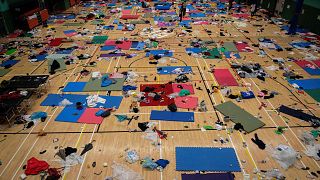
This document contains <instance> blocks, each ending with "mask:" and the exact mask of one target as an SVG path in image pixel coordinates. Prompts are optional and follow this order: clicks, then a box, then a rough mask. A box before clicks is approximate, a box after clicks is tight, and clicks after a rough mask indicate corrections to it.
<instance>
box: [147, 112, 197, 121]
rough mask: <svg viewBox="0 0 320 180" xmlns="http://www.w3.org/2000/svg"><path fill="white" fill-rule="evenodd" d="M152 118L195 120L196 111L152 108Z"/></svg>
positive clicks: (160, 119)
mask: <svg viewBox="0 0 320 180" xmlns="http://www.w3.org/2000/svg"><path fill="white" fill-rule="evenodd" d="M150 120H159V121H177V122H194V113H193V112H171V111H156V110H152V111H151V115H150Z"/></svg>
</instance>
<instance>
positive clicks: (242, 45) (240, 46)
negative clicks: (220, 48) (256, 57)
mask: <svg viewBox="0 0 320 180" xmlns="http://www.w3.org/2000/svg"><path fill="white" fill-rule="evenodd" d="M235 45H236V47H237V49H238V51H239V52H253V49H252V48H250V47H249V45H248V44H247V43H245V42H236V43H235Z"/></svg>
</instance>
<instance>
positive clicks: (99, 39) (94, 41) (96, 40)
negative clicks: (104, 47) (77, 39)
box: [92, 36, 108, 44]
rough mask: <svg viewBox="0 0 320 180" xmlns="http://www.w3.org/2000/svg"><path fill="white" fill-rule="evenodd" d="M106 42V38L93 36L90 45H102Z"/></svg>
mask: <svg viewBox="0 0 320 180" xmlns="http://www.w3.org/2000/svg"><path fill="white" fill-rule="evenodd" d="M106 40H108V36H93V38H92V44H104V43H105V42H106Z"/></svg>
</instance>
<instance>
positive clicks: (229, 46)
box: [223, 42, 239, 52]
mask: <svg viewBox="0 0 320 180" xmlns="http://www.w3.org/2000/svg"><path fill="white" fill-rule="evenodd" d="M223 47H224V48H226V50H227V51H230V52H239V51H238V49H237V47H236V45H234V43H233V42H225V43H224V44H223Z"/></svg>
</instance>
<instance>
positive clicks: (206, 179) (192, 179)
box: [181, 173, 234, 180]
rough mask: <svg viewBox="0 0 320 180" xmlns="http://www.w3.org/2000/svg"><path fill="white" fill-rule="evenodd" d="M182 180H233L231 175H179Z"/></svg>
mask: <svg viewBox="0 0 320 180" xmlns="http://www.w3.org/2000/svg"><path fill="white" fill-rule="evenodd" d="M181 178H182V180H222V179H223V180H234V177H233V174H232V173H208V174H181Z"/></svg>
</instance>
